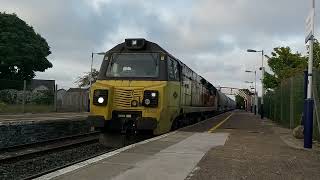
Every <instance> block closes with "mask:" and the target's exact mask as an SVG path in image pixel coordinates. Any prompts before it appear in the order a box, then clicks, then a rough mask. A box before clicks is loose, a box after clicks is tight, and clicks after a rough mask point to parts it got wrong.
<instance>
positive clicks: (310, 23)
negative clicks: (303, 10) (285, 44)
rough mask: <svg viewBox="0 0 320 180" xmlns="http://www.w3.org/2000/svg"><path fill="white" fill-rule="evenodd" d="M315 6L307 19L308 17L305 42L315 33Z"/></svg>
mask: <svg viewBox="0 0 320 180" xmlns="http://www.w3.org/2000/svg"><path fill="white" fill-rule="evenodd" d="M314 12H315V11H314V8H312V10H311V11H310V14H309V15H308V17H307V19H306V37H305V38H306V39H305V43H307V42H308V41H309V40H310V39H311V38H312V37H313V34H314V23H313V21H314Z"/></svg>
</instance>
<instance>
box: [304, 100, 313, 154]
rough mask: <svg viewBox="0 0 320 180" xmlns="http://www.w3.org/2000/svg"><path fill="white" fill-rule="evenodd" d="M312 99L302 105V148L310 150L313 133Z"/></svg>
mask: <svg viewBox="0 0 320 180" xmlns="http://www.w3.org/2000/svg"><path fill="white" fill-rule="evenodd" d="M313 103H314V102H313V99H311V98H309V99H306V100H305V103H304V113H305V119H304V145H303V146H304V148H310V149H311V148H312V132H313Z"/></svg>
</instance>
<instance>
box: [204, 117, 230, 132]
mask: <svg viewBox="0 0 320 180" xmlns="http://www.w3.org/2000/svg"><path fill="white" fill-rule="evenodd" d="M232 115H233V113H231V114H230V115H229V116H228V117H227V118H225V119H224V120H223V121H221V122H220V123H219V124H217V125H216V126H214V127H212V128H211V129H209V131H208V132H209V133H212V132H213V131H214V130H216V129H217V128H218V127H220V126H221V125H222V124H223V123H225V122H226V121H227V120H228V119H229V118H230V117H231V116H232Z"/></svg>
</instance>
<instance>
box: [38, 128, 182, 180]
mask: <svg viewBox="0 0 320 180" xmlns="http://www.w3.org/2000/svg"><path fill="white" fill-rule="evenodd" d="M175 133H177V131H173V132H170V133H167V134H163V135H161V136H157V137H154V138H151V139H147V140H144V141H141V142H138V143H135V144H131V145H129V146H125V147H123V148H120V149H117V150H115V151H112V152H108V153H105V154H102V155H100V156H97V157H94V158H91V159H88V160H86V161H83V162H80V163H77V164H74V165H72V166H68V167H66V168H63V169H60V170H57V171H54V172H52V173H49V174H46V175H43V176H40V177H38V178H36V180H47V179H52V178H55V177H58V176H61V175H63V174H66V173H69V172H72V171H74V170H77V169H79V168H82V167H85V166H87V165H90V164H92V163H95V162H98V161H101V160H103V159H106V158H109V157H111V156H114V155H116V154H119V153H121V152H123V151H125V150H128V149H131V148H133V147H135V146H138V145H142V144H146V143H148V142H152V141H156V140H158V139H161V138H164V137H167V136H169V135H172V134H175Z"/></svg>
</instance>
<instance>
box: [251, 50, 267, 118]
mask: <svg viewBox="0 0 320 180" xmlns="http://www.w3.org/2000/svg"><path fill="white" fill-rule="evenodd" d="M247 52H258V53H261V67H260V68H259V69H260V70H261V86H262V91H261V106H260V108H261V109H260V115H261V119H263V115H264V114H263V113H264V110H263V96H264V85H263V79H264V66H263V57H264V52H263V50H261V51H257V50H253V49H248V50H247Z"/></svg>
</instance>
